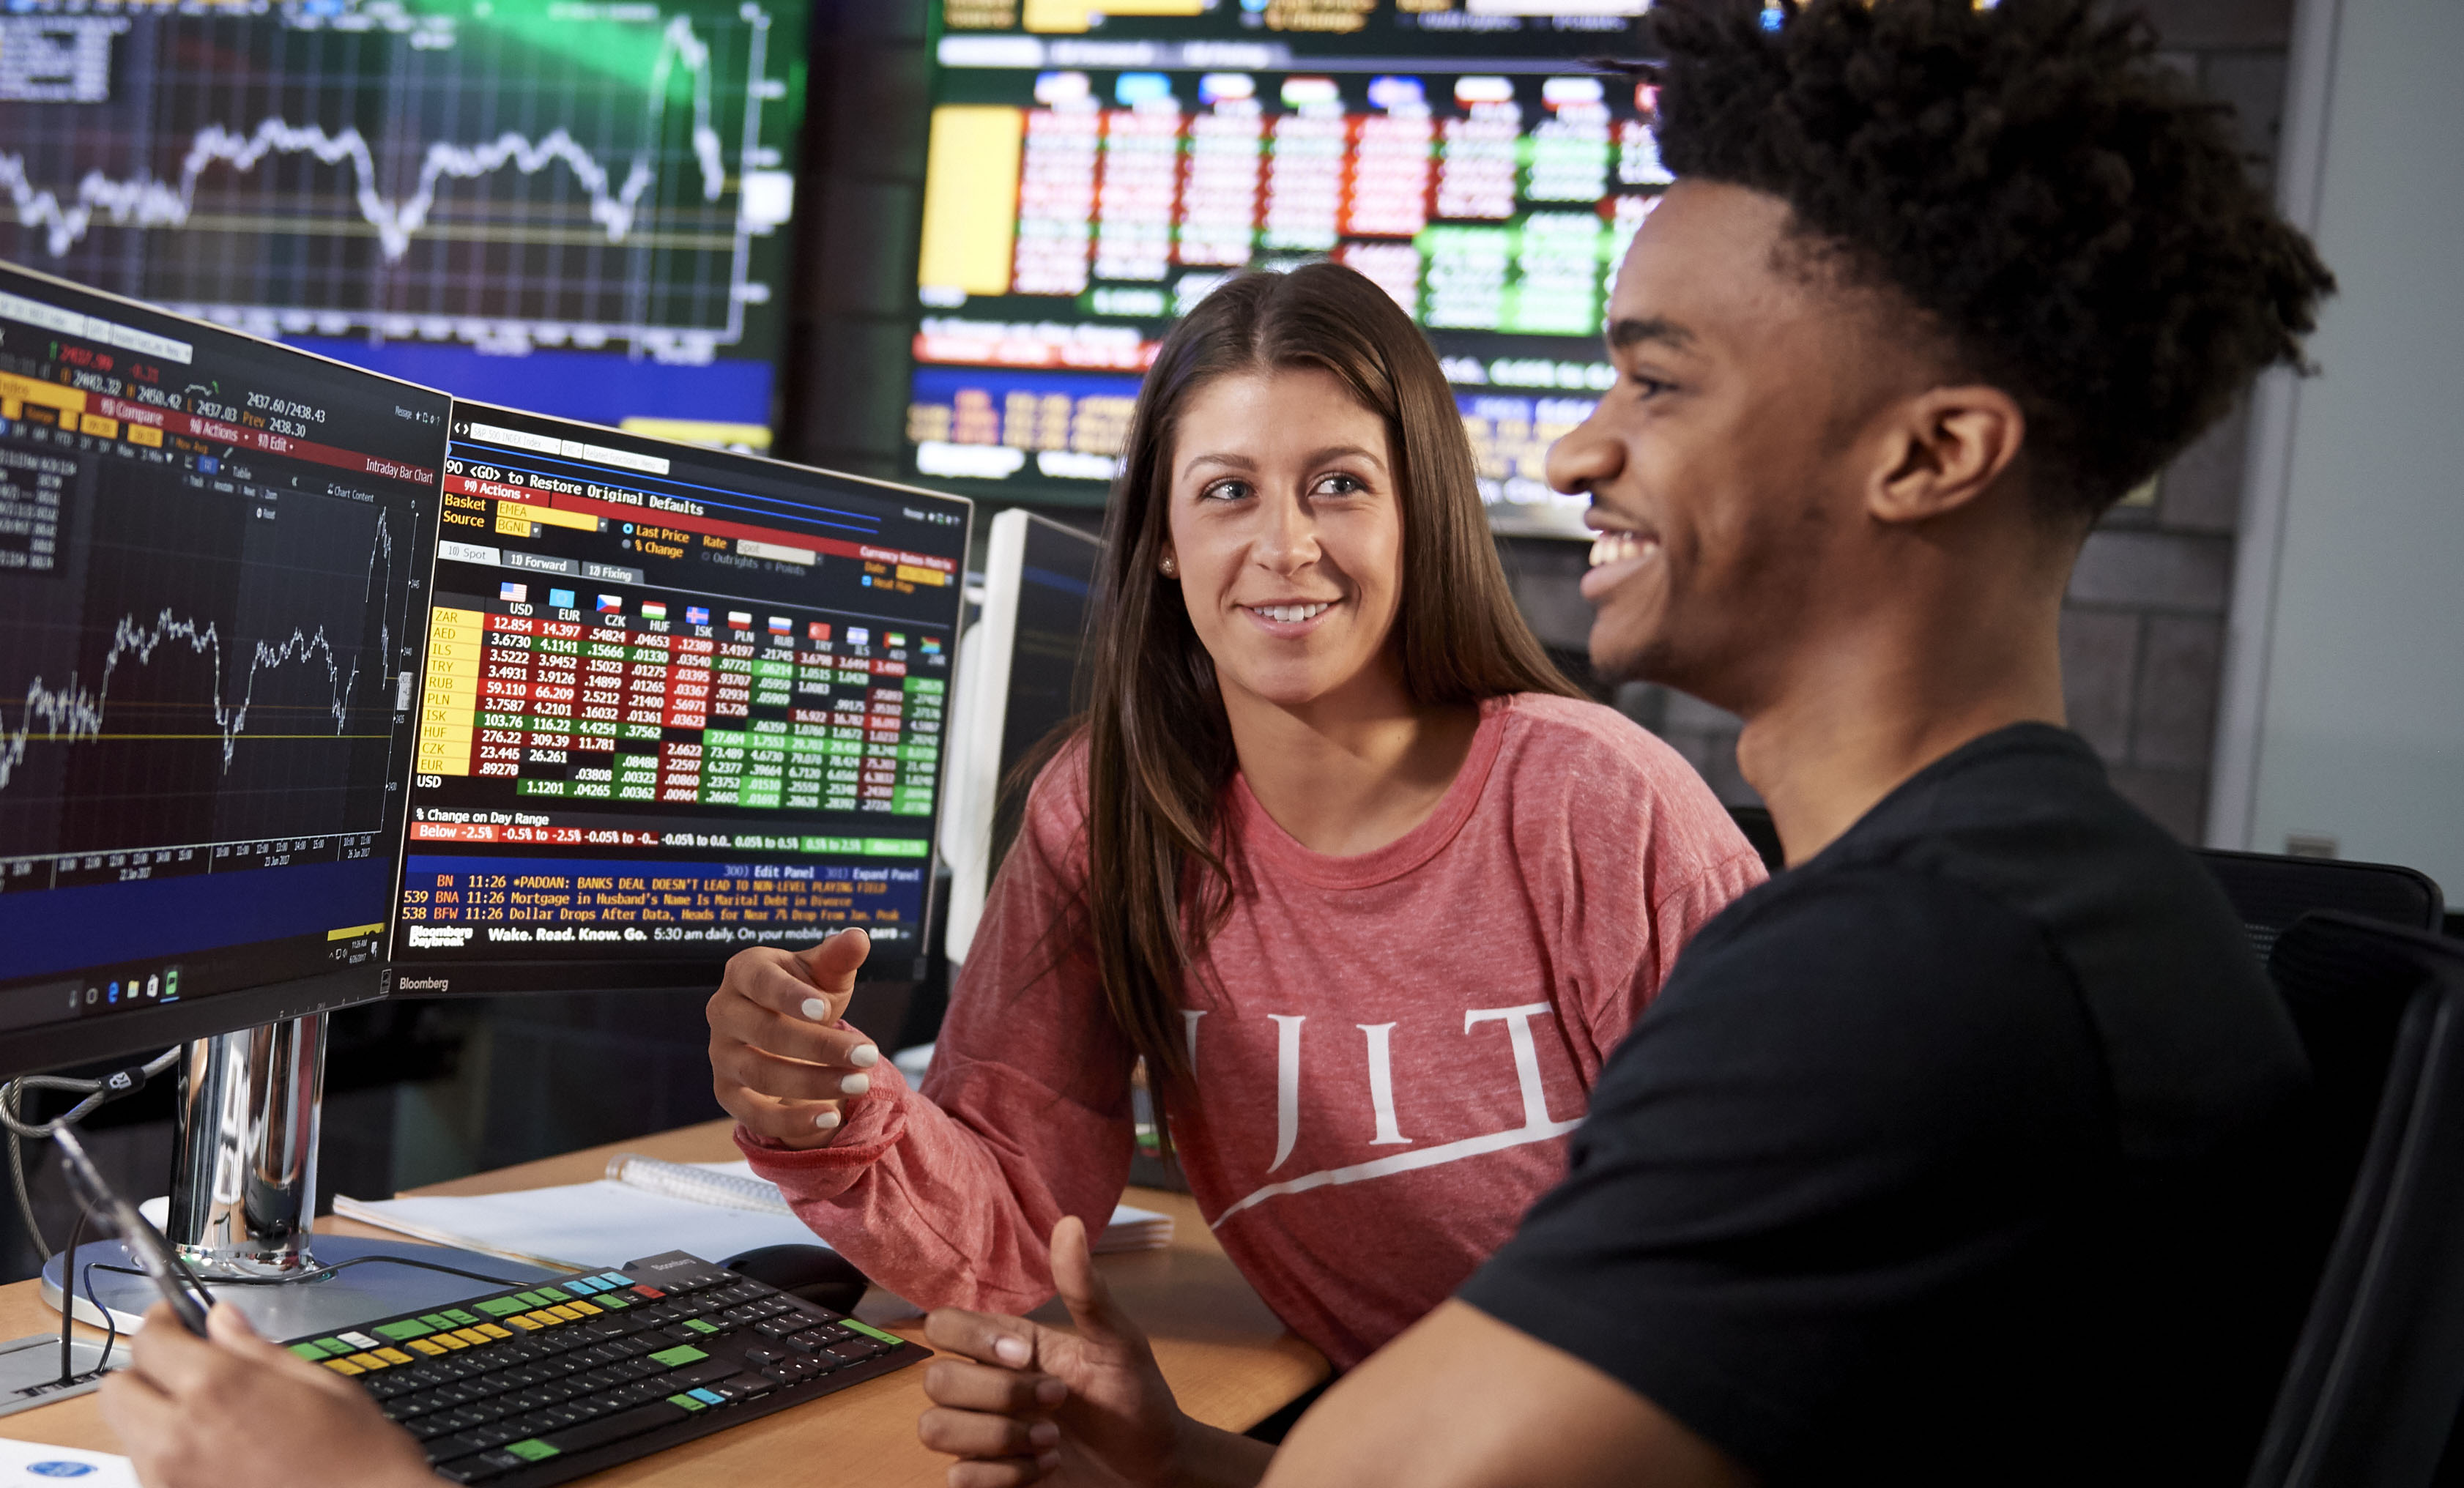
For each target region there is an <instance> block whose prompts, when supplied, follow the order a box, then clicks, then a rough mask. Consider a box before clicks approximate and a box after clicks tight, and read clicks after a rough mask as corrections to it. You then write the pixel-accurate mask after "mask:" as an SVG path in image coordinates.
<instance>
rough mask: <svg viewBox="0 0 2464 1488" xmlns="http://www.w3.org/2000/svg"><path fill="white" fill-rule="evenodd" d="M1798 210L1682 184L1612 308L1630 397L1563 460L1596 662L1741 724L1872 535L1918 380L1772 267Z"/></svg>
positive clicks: (1840, 314)
mask: <svg viewBox="0 0 2464 1488" xmlns="http://www.w3.org/2000/svg"><path fill="white" fill-rule="evenodd" d="M1787 223H1788V208H1787V206H1786V204H1785V203H1783V202H1781V201H1780V200H1779V199H1778V198H1776V197H1771V196H1767V195H1765V194H1763V193H1761V192H1758V191H1752V190H1749V189H1746V188H1744V187H1740V186H1722V185H1716V184H1711V183H1702V182H1680V183H1679V184H1678V185H1676V186H1672V187H1671V188H1670V189H1669V191H1668V193H1667V195H1666V196H1665V197H1664V198H1662V200H1661V206H1660V208H1659V209H1658V210H1656V211H1654V212H1653V213H1652V215H1651V216H1650V218H1649V219H1647V220H1646V221H1645V222H1644V223H1643V225H1642V228H1641V230H1640V231H1639V232H1637V233H1636V234H1635V240H1634V246H1633V248H1632V249H1631V250H1630V251H1629V252H1628V253H1627V254H1626V260H1625V265H1624V267H1623V269H1622V270H1621V271H1620V272H1619V273H1618V275H1617V291H1616V293H1615V295H1613V296H1612V297H1611V299H1610V303H1609V314H1608V340H1609V350H1610V355H1611V357H1612V359H1613V360H1614V361H1616V363H1617V372H1618V379H1617V386H1616V387H1615V388H1614V389H1613V390H1611V391H1610V392H1609V393H1608V394H1607V395H1606V396H1604V397H1602V398H1601V400H1600V403H1599V406H1598V408H1597V409H1596V410H1595V412H1594V413H1593V415H1592V417H1591V418H1590V419H1589V420H1587V421H1586V422H1585V423H1584V424H1583V425H1582V427H1579V428H1577V429H1575V430H1574V431H1573V433H1571V434H1568V435H1567V436H1566V437H1565V438H1564V439H1563V440H1561V441H1559V442H1558V444H1557V446H1556V448H1555V449H1552V450H1551V452H1550V456H1549V480H1550V484H1551V485H1553V486H1555V487H1556V488H1557V489H1558V490H1560V491H1563V492H1582V491H1588V492H1591V495H1592V508H1591V516H1590V520H1591V524H1592V525H1593V526H1594V527H1595V528H1598V529H1599V530H1600V532H1601V537H1600V539H1599V542H1598V543H1597V545H1596V546H1595V549H1594V551H1593V563H1594V567H1593V569H1592V571H1591V573H1590V574H1589V575H1587V576H1586V577H1585V579H1584V580H1583V596H1584V598H1586V599H1588V600H1589V601H1591V602H1592V603H1593V605H1594V606H1595V609H1596V610H1597V614H1596V616H1595V619H1594V621H1593V624H1592V661H1593V665H1595V667H1599V668H1600V669H1601V670H1602V671H1603V672H1604V673H1606V674H1608V675H1612V676H1618V677H1631V678H1640V679H1644V680H1648V681H1653V682H1661V683H1666V684H1668V685H1670V686H1673V687H1676V688H1679V689H1683V690H1685V691H1688V692H1692V693H1694V694H1696V695H1697V696H1701V697H1705V698H1707V699H1709V700H1710V701H1712V702H1715V703H1719V704H1721V705H1722V706H1725V707H1728V708H1732V709H1738V710H1741V711H1742V710H1744V709H1747V708H1749V707H1750V706H1752V704H1753V703H1754V701H1755V699H1756V698H1758V697H1760V696H1764V695H1767V694H1768V692H1769V690H1770V689H1771V688H1772V687H1773V686H1775V685H1776V684H1777V681H1778V678H1779V676H1780V674H1781V673H1782V671H1783V670H1784V668H1785V667H1786V665H1787V659H1788V657H1789V656H1790V654H1791V653H1792V652H1793V650H1794V648H1795V646H1796V645H1797V643H1799V642H1800V641H1801V640H1804V639H1806V638H1808V637H1809V636H1810V635H1811V634H1812V633H1814V632H1815V630H1816V629H1818V620H1819V616H1820V614H1821V612H1822V606H1823V604H1824V603H1825V602H1826V598H1827V597H1826V595H1825V593H1824V582H1823V580H1832V581H1833V583H1832V586H1833V587H1834V588H1836V587H1837V582H1836V580H1837V577H1838V575H1837V569H1838V566H1839V564H1840V562H1841V561H1842V560H1843V559H1846V560H1848V561H1851V562H1853V558H1850V557H1849V555H1848V553H1847V552H1845V551H1843V550H1845V549H1850V548H1853V547H1854V546H1855V545H1857V544H1859V542H1860V540H1861V536H1860V535H1861V529H1862V527H1863V521H1862V514H1861V504H1862V494H1861V492H1862V485H1863V479H1862V477H1863V471H1862V470H1861V469H1860V467H1859V462H1858V455H1859V451H1858V441H1859V434H1860V431H1861V430H1862V428H1863V427H1864V425H1865V424H1866V423H1867V422H1869V419H1870V415H1871V413H1872V412H1873V410H1874V409H1876V408H1877V407H1879V406H1881V404H1882V403H1883V402H1884V401H1885V400H1886V398H1887V397H1888V396H1889V395H1890V394H1891V393H1893V392H1896V391H1898V390H1899V389H1901V388H1903V387H1904V386H1905V385H1906V377H1907V375H1908V373H1909V372H1910V370H1911V368H1910V366H1909V358H1908V356H1907V354H1906V353H1905V352H1897V353H1894V352H1892V351H1889V350H1886V349H1885V348H1884V347H1883V345H1882V343H1881V338H1880V337H1878V336H1877V335H1875V334H1874V331H1873V329H1872V327H1873V326H1874V324H1875V323H1876V322H1875V320H1874V318H1873V316H1872V310H1871V306H1870V303H1869V302H1865V301H1861V300H1860V299H1859V298H1858V297H1856V296H1854V295H1849V294H1847V293H1844V292H1840V291H1837V290H1832V289H1827V288H1825V287H1824V286H1825V284H1826V283H1827V280H1826V279H1825V277H1824V276H1823V275H1821V274H1813V275H1810V276H1809V275H1804V274H1796V273H1793V272H1790V271H1789V270H1787V269H1784V268H1780V267H1775V251H1778V254H1777V256H1778V258H1779V261H1785V256H1786V254H1788V253H1791V252H1798V253H1801V252H1802V250H1801V249H1799V248H1798V247H1797V246H1796V245H1794V244H1792V243H1789V242H1788V241H1787V239H1786V233H1785V230H1786V226H1787Z"/></svg>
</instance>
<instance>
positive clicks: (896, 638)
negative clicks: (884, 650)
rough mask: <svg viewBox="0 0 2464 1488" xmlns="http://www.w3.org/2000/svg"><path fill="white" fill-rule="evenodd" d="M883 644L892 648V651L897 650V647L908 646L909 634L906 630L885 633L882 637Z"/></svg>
mask: <svg viewBox="0 0 2464 1488" xmlns="http://www.w3.org/2000/svg"><path fill="white" fill-rule="evenodd" d="M881 644H882V645H884V646H890V647H891V648H892V649H896V648H897V647H899V646H905V645H906V644H907V632H906V631H904V630H889V631H884V632H883V633H882V637H881Z"/></svg>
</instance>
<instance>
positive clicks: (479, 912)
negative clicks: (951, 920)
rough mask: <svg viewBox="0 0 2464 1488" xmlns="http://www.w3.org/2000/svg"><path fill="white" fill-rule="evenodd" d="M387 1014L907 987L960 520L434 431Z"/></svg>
mask: <svg viewBox="0 0 2464 1488" xmlns="http://www.w3.org/2000/svg"><path fill="white" fill-rule="evenodd" d="M445 471H446V474H445V494H444V502H445V506H444V512H443V527H442V531H441V536H440V537H439V540H438V545H437V562H436V588H435V602H434V606H433V609H432V611H431V620H430V622H429V627H430V628H429V661H428V667H427V670H426V676H425V678H424V681H423V687H422V693H421V697H420V702H419V719H420V729H419V746H418V758H417V764H416V771H415V774H414V775H413V776H412V777H411V781H410V808H411V809H410V821H409V826H408V842H407V847H406V850H405V854H404V858H403V880H402V898H401V905H400V908H399V911H398V919H397V922H396V925H395V933H394V937H393V958H394V967H395V974H396V981H395V989H396V991H397V992H400V993H405V994H422V995H431V996H433V995H445V996H460V995H466V994H490V993H515V992H538V991H555V990H572V991H583V990H588V991H606V990H624V989H652V988H670V989H679V988H693V989H702V990H707V989H708V988H710V987H712V986H714V985H715V984H716V982H717V979H718V977H719V974H720V973H721V971H722V969H723V967H724V965H725V963H726V960H727V958H728V957H729V956H730V955H731V954H733V953H734V952H737V951H738V950H740V949H743V948H744V947H747V946H751V945H756V944H764V943H768V944H778V943H788V944H796V943H808V942H810V941H812V940H814V939H817V938H819V937H820V936H822V935H824V934H825V933H827V932H828V931H830V930H834V929H836V928H838V927H840V926H842V925H848V924H857V925H862V926H864V927H866V929H868V930H869V931H870V932H871V934H872V939H873V952H872V956H871V958H870V960H869V962H868V963H867V965H866V969H865V975H866V976H867V977H868V978H869V979H877V980H883V981H913V980H915V979H917V978H918V977H920V976H921V975H922V974H923V973H922V961H923V958H924V946H923V927H924V925H925V923H926V911H927V909H928V908H929V903H930V896H931V892H932V885H933V873H932V843H933V831H934V820H935V813H936V807H937V801H938V797H939V783H940V760H941V742H942V727H943V723H944V720H945V717H946V704H947V701H948V682H949V677H950V673H951V661H952V657H953V654H954V651H955V648H956V645H957V626H958V616H959V604H960V596H961V593H962V586H961V583H960V576H961V573H962V570H963V568H964V566H965V562H966V555H967V538H968V524H969V516H970V514H971V511H972V508H971V506H970V504H969V503H968V502H966V501H964V500H961V499H957V498H953V497H949V496H942V495H935V494H933V493H931V492H922V491H914V490H910V489H907V488H904V487H899V486H893V485H890V484H887V483H884V482H880V481H872V480H866V479H863V478H861V477H858V476H852V475H839V474H832V473H830V472H828V471H824V470H804V469H802V468H800V467H797V466H791V465H783V464H779V463H776V462H772V461H768V460H759V459H753V458H748V457H745V456H741V455H734V454H728V453H725V452H722V451H718V450H713V449H702V448H697V447H694V446H691V445H682V444H675V443H671V442H668V441H664V440H657V439H648V438H643V437H640V436H637V435H628V434H624V433H620V432H618V431H616V430H613V429H605V428H600V427H593V426H589V425H583V424H573V423H567V422H564V421H561V420H557V419H548V418H541V417H539V416H537V415H533V414H527V413H518V412H515V411H513V410H510V409H505V408H497V407H492V406H487V405H476V404H469V403H456V404H455V405H454V411H453V422H452V444H451V450H450V451H449V453H448V454H447V456H446V460H445Z"/></svg>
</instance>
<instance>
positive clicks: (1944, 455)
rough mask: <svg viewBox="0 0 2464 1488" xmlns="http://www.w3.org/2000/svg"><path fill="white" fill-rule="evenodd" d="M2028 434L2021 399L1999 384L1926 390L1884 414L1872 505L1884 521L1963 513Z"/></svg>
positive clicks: (1868, 494) (2007, 466) (1870, 494)
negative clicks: (1963, 509)
mask: <svg viewBox="0 0 2464 1488" xmlns="http://www.w3.org/2000/svg"><path fill="white" fill-rule="evenodd" d="M2027 432H2028V418H2027V415H2026V414H2024V413H2022V412H2020V410H2019V403H2018V400H2017V399H2015V398H2013V397H2012V396H2011V395H2010V394H2009V393H2006V392H2004V391H2003V390H2002V389H2000V388H1998V387H1993V386H1990V385H1988V384H1985V383H1969V384H1967V385H1963V386H1958V387H1933V388H1927V389H1926V390H1925V391H1924V392H1922V393H1918V394H1916V395H1915V396H1914V397H1911V398H1908V399H1906V400H1905V401H1903V403H1902V404H1901V405H1899V406H1898V408H1896V409H1894V410H1893V411H1892V412H1891V413H1890V414H1888V415H1886V416H1885V421H1884V425H1883V427H1882V431H1881V436H1882V438H1883V440H1884V441H1885V443H1884V446H1883V451H1882V458H1881V461H1880V462H1879V471H1878V474H1877V476H1876V478H1875V480H1874V483H1873V485H1872V487H1871V488H1870V489H1869V490H1868V491H1867V492H1866V495H1865V510H1866V512H1867V513H1868V514H1870V515H1872V516H1873V517H1874V518H1875V519H1876V520H1878V521H1884V522H1919V521H1924V520H1925V518H1927V517H1932V516H1940V515H1943V514H1946V513H1948V512H1953V511H1957V510H1958V509H1960V508H1962V507H1965V506H1967V505H1968V504H1969V503H1970V502H1972V501H1974V500H1975V499H1976V498H1977V497H1978V496H1980V495H1982V494H1984V493H1985V492H1987V491H1988V490H1990V489H1991V487H1992V485H1993V483H1994V482H1995V481H1997V480H1999V479H2001V477H2002V474H2003V472H2004V471H2005V470H2009V469H2010V468H2011V462H2012V461H2013V460H2015V459H2017V458H2018V456H2019V446H2020V443H2021V441H2022V440H2024V439H2025V438H2026V437H2027Z"/></svg>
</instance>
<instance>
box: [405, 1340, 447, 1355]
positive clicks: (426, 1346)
mask: <svg viewBox="0 0 2464 1488" xmlns="http://www.w3.org/2000/svg"><path fill="white" fill-rule="evenodd" d="M410 1346H411V1347H413V1348H416V1349H418V1350H419V1351H420V1352H421V1353H424V1354H427V1355H428V1356H429V1357H430V1358H433V1357H435V1356H436V1355H438V1354H441V1353H443V1352H444V1351H445V1346H443V1345H442V1344H431V1343H429V1341H428V1340H426V1339H424V1338H414V1339H412V1340H411V1341H410Z"/></svg>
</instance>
